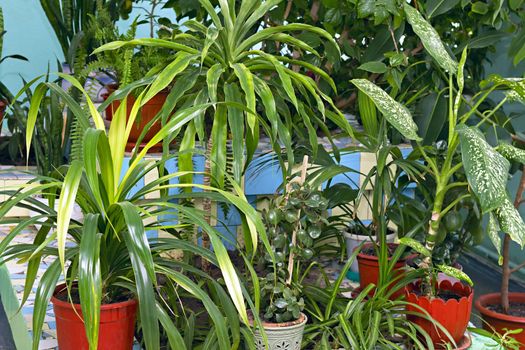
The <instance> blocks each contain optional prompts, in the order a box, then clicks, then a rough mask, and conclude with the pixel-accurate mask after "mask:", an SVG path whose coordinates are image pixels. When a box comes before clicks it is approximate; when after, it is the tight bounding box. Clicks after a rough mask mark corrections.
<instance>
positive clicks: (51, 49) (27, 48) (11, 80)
mask: <svg viewBox="0 0 525 350" xmlns="http://www.w3.org/2000/svg"><path fill="white" fill-rule="evenodd" d="M0 7H2V10H3V11H4V21H5V24H4V25H5V30H6V31H7V34H6V35H5V36H4V48H3V55H9V54H15V53H16V54H21V55H23V56H25V57H27V58H28V59H29V62H24V61H18V60H6V61H4V62H3V63H2V64H0V81H2V82H3V83H4V84H5V85H6V86H7V87H8V88H9V89H10V90H11V92H13V93H16V92H17V91H18V90H19V89H20V88H21V87H22V80H21V79H20V75H21V76H22V77H23V78H24V79H26V80H31V79H33V78H34V77H37V76H39V75H41V74H45V73H46V71H47V69H48V64H49V65H50V71H51V72H54V71H56V70H57V67H56V62H57V59H58V60H59V61H60V62H62V61H63V59H64V57H63V55H62V50H61V48H60V45H59V43H58V40H57V39H56V36H55V33H54V32H53V29H52V28H51V25H50V24H49V23H48V21H47V18H46V15H45V14H44V10H43V9H42V6H40V1H39V0H0ZM156 13H157V14H158V15H159V16H162V17H169V18H172V19H173V20H174V17H175V15H174V12H173V10H162V9H161V10H159V11H156ZM136 16H142V17H143V16H144V11H143V10H142V9H141V8H138V7H137V8H134V9H133V12H132V13H131V14H130V17H129V19H128V20H122V21H119V23H118V27H119V29H120V30H121V31H125V30H126V29H127V28H128V27H129V24H130V23H131V22H132V20H133V19H134V18H135V17H136ZM148 35H149V27H148V25H142V26H140V27H139V28H138V30H137V37H147V36H148Z"/></svg>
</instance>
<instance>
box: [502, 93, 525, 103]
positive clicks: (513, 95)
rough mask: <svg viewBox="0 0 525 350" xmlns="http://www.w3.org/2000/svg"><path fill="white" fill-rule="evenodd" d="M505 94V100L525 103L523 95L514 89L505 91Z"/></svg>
mask: <svg viewBox="0 0 525 350" xmlns="http://www.w3.org/2000/svg"><path fill="white" fill-rule="evenodd" d="M505 96H507V101H509V102H518V103H522V104H524V105H525V97H524V96H521V95H520V94H518V93H517V92H516V91H514V90H510V91H505Z"/></svg>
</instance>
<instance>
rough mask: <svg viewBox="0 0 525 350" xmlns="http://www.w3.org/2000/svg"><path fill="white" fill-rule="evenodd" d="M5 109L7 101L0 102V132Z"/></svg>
mask: <svg viewBox="0 0 525 350" xmlns="http://www.w3.org/2000/svg"><path fill="white" fill-rule="evenodd" d="M6 108H7V101H4V100H0V130H1V129H2V124H3V122H4V115H5V109H6Z"/></svg>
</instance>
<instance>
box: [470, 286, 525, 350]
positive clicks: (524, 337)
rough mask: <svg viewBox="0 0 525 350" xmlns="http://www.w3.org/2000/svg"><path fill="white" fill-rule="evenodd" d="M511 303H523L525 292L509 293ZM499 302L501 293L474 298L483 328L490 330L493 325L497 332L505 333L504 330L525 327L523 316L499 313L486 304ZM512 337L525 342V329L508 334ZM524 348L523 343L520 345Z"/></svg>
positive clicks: (523, 349)
mask: <svg viewBox="0 0 525 350" xmlns="http://www.w3.org/2000/svg"><path fill="white" fill-rule="evenodd" d="M509 299H510V302H511V303H525V293H509ZM500 303H501V293H490V294H484V295H482V296H480V297H479V298H478V299H477V300H476V304H475V306H476V309H477V310H478V311H479V313H480V314H481V316H482V318H483V321H485V322H483V328H484V329H486V330H488V331H490V332H492V329H491V328H490V327H493V328H494V329H495V330H496V331H497V332H498V333H500V334H505V333H506V330H505V328H506V329H507V330H514V329H525V317H518V316H511V315H505V314H500V313H498V312H495V311H492V310H490V309H489V308H488V307H487V306H488V305H498V304H500ZM510 336H511V337H512V338H514V339H516V340H517V341H519V342H520V343H521V344H525V331H524V332H521V333H518V334H512V335H510ZM520 349H521V350H525V345H522V346H521V347H520Z"/></svg>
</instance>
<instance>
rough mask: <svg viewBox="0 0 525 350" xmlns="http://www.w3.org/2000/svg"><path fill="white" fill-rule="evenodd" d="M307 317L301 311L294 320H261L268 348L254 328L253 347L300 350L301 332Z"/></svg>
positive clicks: (270, 349)
mask: <svg viewBox="0 0 525 350" xmlns="http://www.w3.org/2000/svg"><path fill="white" fill-rule="evenodd" d="M307 321H308V317H307V316H306V315H305V314H303V313H301V317H299V319H297V320H295V321H290V322H283V323H271V322H262V326H263V328H264V332H265V333H266V337H267V339H268V348H266V347H265V345H264V340H263V337H262V335H261V333H260V332H259V330H258V329H255V331H254V336H255V348H256V349H257V350H281V349H286V350H301V343H302V341H303V333H304V327H305V325H306V322H307Z"/></svg>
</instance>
